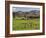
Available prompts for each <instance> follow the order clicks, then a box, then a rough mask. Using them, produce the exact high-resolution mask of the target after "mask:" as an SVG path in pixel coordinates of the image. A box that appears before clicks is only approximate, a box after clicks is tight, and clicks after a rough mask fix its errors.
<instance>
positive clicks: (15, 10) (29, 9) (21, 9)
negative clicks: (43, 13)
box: [12, 7, 40, 12]
mask: <svg viewBox="0 0 46 38" xmlns="http://www.w3.org/2000/svg"><path fill="white" fill-rule="evenodd" d="M12 10H13V12H17V11H22V12H28V11H31V10H40V8H31V7H13V8H12Z"/></svg>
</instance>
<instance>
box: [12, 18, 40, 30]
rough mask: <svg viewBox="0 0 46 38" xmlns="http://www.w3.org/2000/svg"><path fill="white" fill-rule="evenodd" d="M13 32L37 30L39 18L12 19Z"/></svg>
mask: <svg viewBox="0 0 46 38" xmlns="http://www.w3.org/2000/svg"><path fill="white" fill-rule="evenodd" d="M12 25H13V30H38V29H40V18H33V19H30V20H20V19H15V18H13V24H12Z"/></svg>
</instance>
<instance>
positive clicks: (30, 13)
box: [13, 10, 40, 17]
mask: <svg viewBox="0 0 46 38" xmlns="http://www.w3.org/2000/svg"><path fill="white" fill-rule="evenodd" d="M13 13H14V14H15V15H16V16H24V15H26V16H35V17H36V16H40V10H31V11H29V12H22V11H18V12H13Z"/></svg>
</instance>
